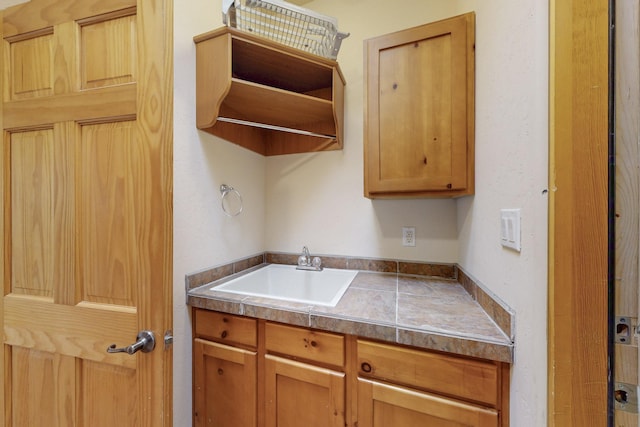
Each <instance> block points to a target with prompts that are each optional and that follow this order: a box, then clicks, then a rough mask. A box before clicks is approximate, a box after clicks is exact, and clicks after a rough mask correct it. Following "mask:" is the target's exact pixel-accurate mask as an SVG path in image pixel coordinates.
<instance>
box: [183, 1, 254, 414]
mask: <svg viewBox="0 0 640 427" xmlns="http://www.w3.org/2000/svg"><path fill="white" fill-rule="evenodd" d="M221 25H222V19H221V14H220V1H219V0H218V1H214V2H211V1H208V0H207V1H205V0H190V1H189V2H182V3H179V4H178V3H176V5H175V13H174V57H175V63H174V78H175V86H174V177H173V180H174V230H173V233H174V237H173V239H174V296H173V299H174V314H173V315H174V320H173V322H174V324H173V327H174V345H173V351H174V375H173V393H174V425H175V426H176V427H183V426H185V425H190V423H191V419H192V414H191V326H190V319H189V315H188V313H189V310H188V309H187V306H186V305H185V288H184V286H185V285H184V277H185V275H186V274H188V273H192V272H195V271H197V270H201V269H203V268H206V267H211V266H213V265H217V264H221V263H225V262H228V261H230V260H234V259H238V258H242V257H245V256H248V255H253V254H256V253H259V252H263V251H264V250H265V245H264V216H265V209H264V186H265V184H264V175H265V161H264V158H263V157H262V156H259V155H257V154H255V153H252V152H250V151H247V150H245V149H243V148H240V147H238V146H236V145H234V144H230V143H228V142H226V141H223V140H221V139H218V138H216V137H214V136H212V135H209V134H207V133H204V132H200V131H198V130H197V129H196V127H195V46H194V43H193V36H195V35H197V34H201V33H204V32H207V31H210V30H212V29H215V28H218V27H220V26H221ZM223 183H224V184H227V185H231V186H233V187H234V188H236V189H237V190H238V191H240V193H241V194H242V196H243V200H244V211H243V212H242V214H241V215H239V216H237V217H233V218H230V217H227V216H225V215H224V213H223V212H222V209H221V202H220V191H219V188H220V185H221V184H223Z"/></svg>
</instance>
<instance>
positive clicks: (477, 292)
mask: <svg viewBox="0 0 640 427" xmlns="http://www.w3.org/2000/svg"><path fill="white" fill-rule="evenodd" d="M458 283H460V284H461V285H462V287H463V288H464V289H465V290H466V291H467V293H469V295H471V297H472V298H473V299H474V300H476V301H477V302H478V304H480V307H482V309H483V310H484V311H485V312H486V313H487V314H488V315H489V317H491V318H492V319H493V321H494V322H495V323H496V325H498V327H499V328H500V329H502V332H504V333H505V335H506V336H508V337H509V339H510V340H511V341H513V340H514V338H515V314H514V313H513V311H512V310H511V309H510V308H509V307H508V306H507V305H506V304H505V303H504V302H503V301H501V300H500V299H499V298H498V297H497V296H496V295H495V294H493V293H492V292H490V291H489V290H487V289H486V288H485V287H484V286H483V285H482V284H481V283H480V282H479V281H478V280H476V279H475V278H474V277H473V276H471V275H470V274H468V273H467V272H466V271H464V270H463V269H462V267H460V266H458Z"/></svg>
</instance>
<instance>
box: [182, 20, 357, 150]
mask: <svg viewBox="0 0 640 427" xmlns="http://www.w3.org/2000/svg"><path fill="white" fill-rule="evenodd" d="M194 41H195V43H196V125H197V127H198V129H202V130H204V131H206V132H209V133H211V134H213V135H216V136H219V137H221V138H224V139H226V140H228V141H231V142H233V143H236V144H238V145H241V146H243V147H245V148H247V149H250V150H253V151H255V152H257V153H260V154H262V155H265V156H272V155H279V154H291V153H302V152H310V151H327V150H339V149H342V145H343V141H342V134H343V123H344V86H345V82H344V77H343V76H342V72H341V71H340V68H339V66H338V63H337V62H336V61H333V60H329V59H325V58H322V57H320V56H316V55H312V54H309V53H306V52H304V51H300V50H298V49H293V48H290V47H288V46H285V45H282V44H280V43H276V42H273V41H271V40H268V39H265V38H262V37H258V36H254V35H252V34H247V33H243V32H239V31H237V30H234V29H232V28H228V27H223V28H220V29H218V30H215V31H211V32H208V33H205V34H202V35H199V36H196V37H195V38H194Z"/></svg>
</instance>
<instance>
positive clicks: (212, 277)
mask: <svg viewBox="0 0 640 427" xmlns="http://www.w3.org/2000/svg"><path fill="white" fill-rule="evenodd" d="M264 262H265V256H264V254H257V255H252V256H250V257H247V258H242V259H239V260H236V261H233V262H230V263H228V264H222V265H218V266H215V267H209V268H205V269H203V270H200V271H196V272H194V273H190V274H187V275H186V276H185V288H186V290H187V292H188V291H190V290H191V289H195V288H197V287H200V286H202V285H206V284H207V283H211V282H215V281H216V280H219V279H222V278H223V277H227V276H230V275H232V274H235V273H239V272H240V271H243V270H246V269H249V268H252V267H255V266H257V265H260V264H264Z"/></svg>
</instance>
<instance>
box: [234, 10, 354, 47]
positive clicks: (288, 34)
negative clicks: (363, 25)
mask: <svg viewBox="0 0 640 427" xmlns="http://www.w3.org/2000/svg"><path fill="white" fill-rule="evenodd" d="M222 20H223V22H224V23H225V25H227V26H228V27H232V28H237V29H238V30H241V31H246V32H250V33H253V34H257V35H260V36H263V37H266V38H268V39H271V40H274V41H276V42H279V43H282V44H284V45H287V46H290V47H293V48H296V49H300V50H303V51H306V52H310V53H313V54H315V55H319V56H323V57H325V58H330V59H336V58H337V56H338V51H339V50H340V45H341V43H342V39H344V38H346V37H347V36H349V34H348V33H341V32H339V31H338V30H337V26H338V23H337V21H336V19H335V18H332V17H330V16H326V15H321V14H319V13H316V12H314V11H312V10H309V9H306V8H303V7H300V6H296V5H293V4H290V3H287V2H286V1H281V0H223V2H222Z"/></svg>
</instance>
